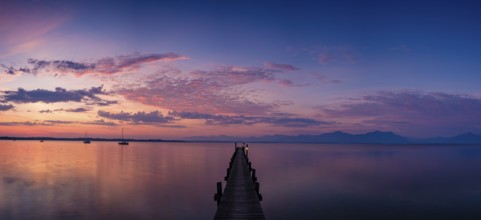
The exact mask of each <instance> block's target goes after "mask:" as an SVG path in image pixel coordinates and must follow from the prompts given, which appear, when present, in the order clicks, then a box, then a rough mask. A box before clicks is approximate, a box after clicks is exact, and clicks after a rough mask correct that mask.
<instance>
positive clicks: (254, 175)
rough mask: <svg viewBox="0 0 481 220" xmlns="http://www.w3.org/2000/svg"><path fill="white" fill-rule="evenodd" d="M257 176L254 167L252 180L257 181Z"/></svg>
mask: <svg viewBox="0 0 481 220" xmlns="http://www.w3.org/2000/svg"><path fill="white" fill-rule="evenodd" d="M256 181H257V177H256V169H252V182H256Z"/></svg>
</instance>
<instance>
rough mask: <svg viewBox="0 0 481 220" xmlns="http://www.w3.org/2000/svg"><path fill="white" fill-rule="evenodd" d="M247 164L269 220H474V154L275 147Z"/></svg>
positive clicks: (480, 179)
mask: <svg viewBox="0 0 481 220" xmlns="http://www.w3.org/2000/svg"><path fill="white" fill-rule="evenodd" d="M273 148H276V149H277V150H275V151H272V149H273ZM251 158H252V161H254V162H253V163H255V164H253V166H256V167H259V169H258V170H259V174H258V176H259V179H260V180H259V181H260V182H261V183H263V187H262V189H261V191H262V192H263V194H264V195H265V196H264V197H265V200H264V202H263V208H264V212H265V214H266V216H269V217H270V218H273V219H481V211H480V210H479V205H481V172H480V171H481V166H480V165H481V160H480V159H481V147H480V146H367V145H310V146H309V145H301V146H292V145H279V144H276V145H275V146H273V145H262V146H259V147H258V149H255V150H254V147H253V148H252V151H251ZM279 210H283V211H282V212H279Z"/></svg>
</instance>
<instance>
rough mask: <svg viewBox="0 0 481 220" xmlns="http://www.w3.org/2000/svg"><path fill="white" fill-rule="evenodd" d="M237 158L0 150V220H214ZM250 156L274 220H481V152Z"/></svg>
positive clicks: (359, 149) (213, 152) (104, 149)
mask: <svg viewBox="0 0 481 220" xmlns="http://www.w3.org/2000/svg"><path fill="white" fill-rule="evenodd" d="M233 150H234V145H233V144H229V143H215V144H211V143H131V145H130V146H127V147H121V146H118V145H117V143H113V142H92V144H90V145H86V144H83V143H81V142H80V143H77V142H53V141H46V142H43V143H41V142H38V141H0V219H212V217H213V216H214V213H215V210H216V203H215V202H214V201H213V195H214V192H215V184H216V182H217V181H220V180H222V179H223V177H224V175H225V171H226V168H227V166H228V161H229V158H230V156H231V154H232V152H233ZM249 156H250V158H251V161H252V163H253V167H254V168H256V170H257V174H258V175H257V176H258V180H259V182H260V185H261V186H260V188H261V193H262V195H263V198H264V201H262V202H261V205H262V207H263V209H264V213H265V215H266V217H267V218H268V219H481V146H474V145H472V146H469V145H468V146H463V145H457V146H449V145H440V146H434V145H428V146H415V145H407V146H406V145H404V146H403V145H326V144H324V145H309V144H250V148H249ZM224 183H225V182H224ZM224 185H225V184H224Z"/></svg>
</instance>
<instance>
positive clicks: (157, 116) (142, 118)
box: [97, 110, 174, 123]
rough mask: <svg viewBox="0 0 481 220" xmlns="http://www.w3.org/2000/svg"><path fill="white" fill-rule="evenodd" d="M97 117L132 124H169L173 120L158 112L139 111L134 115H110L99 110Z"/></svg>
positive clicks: (121, 113) (123, 113)
mask: <svg viewBox="0 0 481 220" xmlns="http://www.w3.org/2000/svg"><path fill="white" fill-rule="evenodd" d="M97 115H98V116H100V117H103V118H108V119H113V120H118V121H128V122H133V123H169V122H171V121H173V120H174V118H172V117H170V116H164V115H162V113H161V112H159V111H152V112H143V111H139V112H136V113H129V112H123V111H121V112H119V113H111V112H108V111H102V110H99V111H98V112H97Z"/></svg>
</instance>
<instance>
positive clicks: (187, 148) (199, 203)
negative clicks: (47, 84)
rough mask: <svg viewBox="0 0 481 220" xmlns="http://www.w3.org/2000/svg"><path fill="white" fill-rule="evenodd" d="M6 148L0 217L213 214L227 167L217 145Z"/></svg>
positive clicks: (1, 157) (0, 165)
mask: <svg viewBox="0 0 481 220" xmlns="http://www.w3.org/2000/svg"><path fill="white" fill-rule="evenodd" d="M1 146H2V148H1V150H0V151H1V154H0V178H1V181H2V182H1V183H0V219H192V218H200V219H206V218H207V219H210V218H212V216H213V214H214V213H215V206H213V205H212V198H211V197H212V191H213V190H214V189H215V186H214V185H213V183H214V182H215V180H216V179H218V178H219V177H218V175H217V174H219V173H223V170H224V169H225V168H224V167H218V166H215V165H214V164H213V162H209V161H215V162H214V163H217V161H219V162H220V161H222V162H223V164H226V163H227V160H228V158H227V157H225V155H227V154H228V153H227V152H226V150H227V149H226V148H224V147H222V146H223V145H215V144H214V145H209V146H205V145H202V144H197V145H185V144H181V143H180V144H175V143H174V144H172V143H169V144H163V143H155V144H152V143H132V144H131V145H130V146H128V147H120V146H118V145H117V144H115V143H108V142H92V144H91V145H84V144H82V143H73V142H44V143H40V142H38V141H37V142H29V141H16V142H1ZM230 149H231V148H229V153H230ZM216 173H217V174H216Z"/></svg>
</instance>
